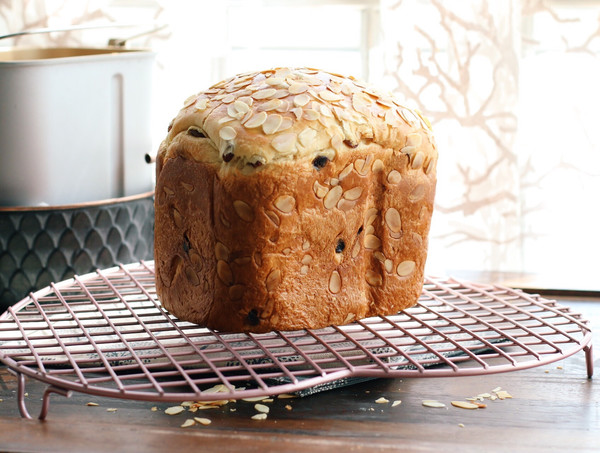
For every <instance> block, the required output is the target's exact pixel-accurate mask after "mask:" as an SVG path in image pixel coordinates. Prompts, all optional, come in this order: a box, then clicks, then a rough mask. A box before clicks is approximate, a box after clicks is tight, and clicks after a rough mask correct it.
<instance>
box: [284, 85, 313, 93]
mask: <svg viewBox="0 0 600 453" xmlns="http://www.w3.org/2000/svg"><path fill="white" fill-rule="evenodd" d="M306 90H308V85H307V84H306V83H301V82H292V83H291V84H290V86H289V88H288V91H289V92H290V94H300V93H304V92H305V91H306Z"/></svg>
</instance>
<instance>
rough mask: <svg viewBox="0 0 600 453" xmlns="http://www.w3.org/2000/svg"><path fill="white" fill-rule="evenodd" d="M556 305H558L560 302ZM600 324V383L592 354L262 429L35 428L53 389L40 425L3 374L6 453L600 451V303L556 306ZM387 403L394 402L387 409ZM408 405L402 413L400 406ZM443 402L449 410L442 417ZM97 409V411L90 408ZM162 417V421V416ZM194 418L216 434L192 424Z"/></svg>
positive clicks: (285, 405)
mask: <svg viewBox="0 0 600 453" xmlns="http://www.w3.org/2000/svg"><path fill="white" fill-rule="evenodd" d="M548 298H550V297H549V296H548ZM552 298H553V299H557V300H559V302H560V303H562V304H564V305H567V306H569V307H570V308H571V309H572V311H574V312H578V313H581V314H582V315H583V317H584V318H585V319H588V320H590V321H591V324H592V329H593V331H594V332H595V337H594V339H593V341H594V345H595V347H594V350H595V354H596V356H595V360H594V370H595V379H588V378H587V373H586V364H585V355H584V353H583V352H579V353H577V354H575V355H573V356H571V357H569V358H566V359H564V360H562V361H560V362H555V363H553V364H550V365H546V366H542V367H537V368H532V369H528V370H521V371H513V372H508V373H501V374H493V375H486V376H479V377H454V378H421V379H417V378H411V379H402V380H401V379H377V380H372V381H369V382H365V383H361V384H357V385H353V386H349V387H344V388H339V389H336V390H331V391H327V392H322V393H319V394H316V395H313V396H309V397H304V398H295V399H278V398H275V399H274V400H273V401H272V402H267V403H265V405H266V406H269V408H270V412H269V414H268V417H267V419H265V420H253V419H251V417H252V415H254V414H255V413H256V410H255V408H254V404H255V403H252V402H246V401H237V402H231V403H229V404H227V405H224V406H222V407H220V408H217V409H209V410H203V411H198V412H196V413H195V414H191V413H189V412H184V413H181V414H178V415H167V414H166V413H165V409H167V408H168V407H170V406H173V404H172V403H154V402H143V401H131V400H119V399H113V398H102V397H97V396H90V395H86V394H82V393H74V394H73V395H72V396H71V397H70V398H65V397H63V396H61V395H52V396H51V398H50V407H49V413H48V416H47V419H46V420H45V421H40V420H37V419H35V416H36V415H37V414H38V413H39V410H40V407H41V397H42V394H43V392H44V390H45V388H46V385H45V384H42V383H39V382H37V381H34V380H31V379H28V380H27V387H26V390H27V392H28V393H27V396H26V398H25V400H26V404H27V407H28V409H29V411H30V413H31V414H32V415H33V416H34V419H33V420H27V419H23V418H21V417H20V415H19V411H18V406H17V397H16V392H17V381H16V378H15V377H14V375H13V374H11V373H9V372H8V370H7V369H6V367H4V366H0V399H1V402H0V450H1V451H44V452H51V451H60V452H71V451H73V452H86V451H98V452H106V451H109V452H129V451H131V452H155V451H169V452H171V451H176V452H188V451H244V452H247V453H250V452H255V451H256V452H259V451H260V452H264V451H278V452H287V451H293V452H308V451H310V452H320V451H323V452H325V451H327V452H332V451H410V452H429V451H435V452H453V451H457V452H458V451H460V452H538V451H539V452H554V451H556V452H563V453H567V452H600V384H599V382H598V380H599V379H600V366H599V365H600V347H599V343H600V341H599V339H600V334H598V333H597V332H599V331H600V298H588V299H585V298H577V299H575V298H572V297H571V298H569V299H563V298H559V297H555V296H553V297H552ZM497 387H501V388H502V389H504V390H506V391H508V392H509V393H510V394H511V395H512V398H511V399H504V400H495V401H490V400H488V401H486V403H487V407H486V408H484V409H477V410H466V409H460V408H457V407H453V406H451V404H450V402H451V401H454V400H464V399H465V398H467V397H470V396H475V395H477V394H481V393H485V392H491V391H492V390H493V389H495V388H497ZM380 397H384V398H386V399H387V400H389V401H390V403H387V404H378V403H376V402H375V401H376V400H377V399H378V398H380ZM396 400H400V401H402V402H401V404H400V405H397V406H396V407H392V406H391V402H393V401H396ZM423 400H438V401H441V402H443V403H445V404H446V407H445V408H430V407H425V406H423V405H422V401H423ZM88 402H94V403H96V404H97V406H88V405H87V403H88ZM153 407H154V408H155V410H152V409H153ZM192 416H196V417H205V418H209V419H210V420H211V422H212V423H211V424H210V425H207V426H204V425H200V424H196V425H194V426H191V427H188V428H182V427H181V426H180V425H181V424H182V423H183V422H184V421H185V420H186V419H187V418H191V417H192Z"/></svg>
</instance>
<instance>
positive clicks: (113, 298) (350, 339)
mask: <svg viewBox="0 0 600 453" xmlns="http://www.w3.org/2000/svg"><path fill="white" fill-rule="evenodd" d="M582 349H583V350H584V351H585V354H586V363H587V373H588V376H590V377H591V375H592V346H591V331H590V328H589V326H588V322H587V321H585V320H583V319H581V316H580V315H578V314H575V313H571V312H570V310H569V309H568V308H566V307H562V306H560V305H558V304H557V303H556V302H554V301H550V300H546V299H544V298H542V297H540V296H538V295H531V294H526V293H524V292H522V291H520V290H515V289H510V288H504V287H498V286H492V285H483V284H476V283H470V282H464V281H456V280H453V279H436V278H427V279H426V280H425V284H424V287H423V292H422V295H421V297H420V299H419V302H418V303H417V305H415V306H414V307H412V308H410V309H408V310H405V311H402V312H400V313H398V314H396V315H393V316H384V317H374V318H368V319H363V320H361V321H357V322H354V323H352V324H349V325H346V326H332V327H328V328H325V329H319V330H298V331H291V332H279V331H275V332H270V333H266V334H239V333H236V334H233V333H221V332H216V331H213V330H210V329H206V328H203V327H200V326H197V325H195V324H190V323H187V322H183V321H179V320H178V319H176V318H174V317H173V316H172V315H170V314H169V313H167V312H166V311H165V310H163V309H162V307H161V306H160V303H159V301H158V300H157V297H156V291H155V286H154V266H153V263H152V262H140V263H136V264H130V265H126V266H120V267H116V268H111V269H107V270H99V271H97V272H96V273H93V274H88V275H84V276H81V277H75V278H73V279H71V280H67V281H64V282H61V283H57V284H52V285H50V286H49V287H47V288H45V289H43V290H41V291H38V292H36V293H34V294H31V295H30V296H29V297H27V298H26V299H24V300H22V301H21V302H19V303H18V304H16V305H15V306H13V307H11V308H9V309H8V311H6V312H5V313H4V314H3V315H2V316H0V360H1V361H2V362H3V363H4V364H6V365H7V366H8V367H9V368H10V369H11V370H12V371H14V372H15V373H16V374H17V376H18V383H19V388H18V404H19V409H20V411H21V415H22V416H23V417H28V418H29V417H30V416H29V413H28V412H27V409H26V407H25V402H24V393H25V377H26V376H27V377H30V378H34V379H37V380H39V381H42V382H44V383H47V384H48V387H47V389H46V392H45V394H44V397H43V399H42V401H43V404H42V409H41V412H40V415H39V418H40V419H43V418H45V417H46V414H47V411H48V405H49V395H50V394H51V393H58V394H61V395H65V396H69V395H70V394H71V392H72V391H77V392H82V393H87V394H91V395H99V396H108V397H116V398H126V399H133V400H148V401H173V402H177V401H178V402H181V401H190V400H191V401H207V400H214V398H215V394H214V393H211V392H208V391H207V389H209V388H211V387H213V388H214V386H215V385H219V384H222V386H224V387H222V390H224V392H223V393H219V398H222V399H239V398H248V397H253V396H262V395H275V394H279V393H289V392H299V391H303V390H307V389H309V390H310V389H319V387H324V388H326V387H327V386H328V385H330V386H331V385H333V386H335V383H339V382H348V381H350V382H351V381H352V380H353V379H357V378H385V377H389V378H392V377H393V378H396V377H435V376H466V375H480V374H488V373H499V372H505V371H511V370H519V369H524V368H530V367H535V366H539V365H544V364H548V363H551V362H554V361H557V360H560V359H563V358H565V357H568V356H570V355H572V354H574V353H576V352H578V351H581V350H582Z"/></svg>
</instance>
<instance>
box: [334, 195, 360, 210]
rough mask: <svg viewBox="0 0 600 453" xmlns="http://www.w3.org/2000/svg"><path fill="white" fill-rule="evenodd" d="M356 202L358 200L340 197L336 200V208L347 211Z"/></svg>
mask: <svg viewBox="0 0 600 453" xmlns="http://www.w3.org/2000/svg"><path fill="white" fill-rule="evenodd" d="M356 203H358V200H346V199H345V198H342V199H340V201H338V203H337V208H338V209H339V210H340V211H344V212H348V211H350V210H351V209H352V208H354V206H356Z"/></svg>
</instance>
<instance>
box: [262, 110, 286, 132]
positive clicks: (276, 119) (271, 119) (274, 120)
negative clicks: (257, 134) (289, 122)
mask: <svg viewBox="0 0 600 453" xmlns="http://www.w3.org/2000/svg"><path fill="white" fill-rule="evenodd" d="M282 121H283V117H282V116H281V115H278V114H277V113H275V114H273V115H269V116H268V117H267V118H266V119H265V121H264V122H263V124H262V129H263V132H264V133H265V134H267V135H271V134H274V133H275V132H276V131H277V129H279V126H281V122H282Z"/></svg>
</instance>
